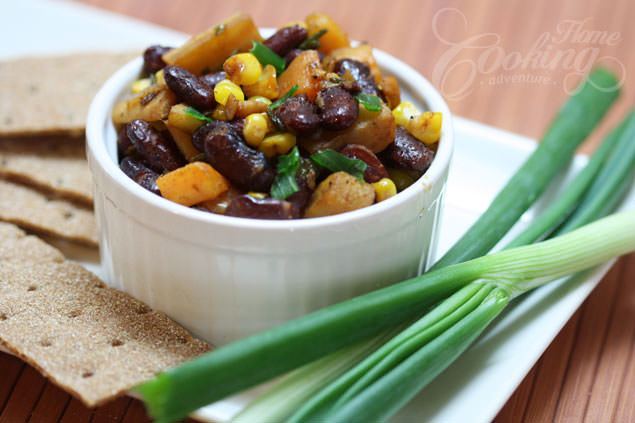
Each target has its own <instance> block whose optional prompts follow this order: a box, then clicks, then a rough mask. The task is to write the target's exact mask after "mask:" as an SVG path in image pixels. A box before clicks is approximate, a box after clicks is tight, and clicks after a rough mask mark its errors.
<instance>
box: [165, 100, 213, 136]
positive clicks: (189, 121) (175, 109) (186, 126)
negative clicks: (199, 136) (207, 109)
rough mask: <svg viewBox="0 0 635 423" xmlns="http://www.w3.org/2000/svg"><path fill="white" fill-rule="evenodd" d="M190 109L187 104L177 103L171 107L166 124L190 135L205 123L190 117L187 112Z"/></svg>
mask: <svg viewBox="0 0 635 423" xmlns="http://www.w3.org/2000/svg"><path fill="white" fill-rule="evenodd" d="M189 108H190V106H188V105H187V104H183V103H179V104H175V105H174V106H172V108H171V109H170V113H169V114H168V123H169V124H170V125H171V126H174V127H176V128H179V129H181V130H183V131H186V132H189V133H190V134H191V133H192V132H194V131H196V130H197V129H198V128H199V127H200V126H202V125H203V124H204V123H205V121H203V120H200V119H197V118H195V117H194V116H192V115H190V114H189V113H188V112H187V110H188V109H189Z"/></svg>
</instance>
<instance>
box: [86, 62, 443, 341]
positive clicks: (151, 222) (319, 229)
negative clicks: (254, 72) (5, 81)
mask: <svg viewBox="0 0 635 423" xmlns="http://www.w3.org/2000/svg"><path fill="white" fill-rule="evenodd" d="M375 57H376V59H377V61H378V63H379V66H380V67H381V68H382V70H384V71H385V72H386V73H388V74H391V75H394V76H395V77H396V78H397V79H398V80H399V83H400V85H401V88H402V98H403V99H408V100H410V101H413V102H414V103H415V104H417V105H418V106H419V108H420V110H421V109H427V110H433V111H439V112H442V113H443V134H442V137H441V141H440V144H439V149H438V152H437V154H436V157H435V159H434V161H433V163H432V165H431V166H430V168H429V169H428V171H427V172H426V173H425V175H424V176H423V177H422V178H421V179H419V180H418V181H417V182H416V183H414V184H413V185H412V186H410V187H409V188H407V189H406V190H404V191H403V192H401V193H399V194H398V195H396V196H395V197H392V198H390V199H388V200H386V201H383V202H381V203H378V204H375V205H372V206H370V207H366V208H363V209H359V210H355V211H352V212H349V213H344V214H340V215H336V216H329V217H321V218H315V219H301V220H292V221H271V220H253V219H244V218H235V217H228V216H221V215H215V214H211V213H205V212H202V211H198V210H194V209H190V208H187V207H183V206H181V205H178V204H176V203H172V202H170V201H168V200H166V199H163V198H161V197H159V196H156V195H154V194H152V193H151V192H149V191H147V190H145V189H143V188H142V187H141V186H139V185H137V184H136V183H135V182H133V181H132V180H131V179H130V178H128V177H127V176H126V175H125V174H124V173H123V172H122V171H121V170H120V169H119V166H118V165H117V148H116V133H115V129H114V127H113V125H112V123H111V114H110V111H111V109H112V107H113V105H114V104H115V103H116V102H117V101H118V100H121V99H122V98H124V97H125V96H127V95H129V94H128V90H129V87H130V83H131V82H132V81H134V80H135V79H137V78H138V76H139V74H140V70H141V67H142V59H141V58H138V59H136V60H133V61H132V62H130V63H128V64H127V65H125V66H124V67H123V68H121V69H120V70H119V71H118V72H116V73H115V74H114V75H113V76H112V77H111V78H110V79H109V80H108V81H107V82H106V83H105V84H104V86H103V87H102V88H101V90H100V91H99V93H98V94H97V96H96V97H95V99H94V100H93V102H92V104H91V106H90V111H89V114H88V121H87V129H86V134H87V140H88V141H87V143H88V160H89V165H90V168H91V170H92V172H93V176H94V183H95V212H96V214H97V220H98V224H99V226H100V231H101V239H100V244H101V259H102V266H103V268H104V272H105V275H106V280H107V281H108V282H109V283H110V284H112V285H114V286H116V287H117V288H119V289H122V290H124V291H126V292H128V293H129V294H131V295H133V296H135V297H136V298H138V299H140V300H142V301H144V302H146V303H147V304H149V305H150V306H151V307H153V308H154V309H157V310H160V311H162V312H164V313H166V314H167V315H169V316H170V317H172V318H173V319H175V320H176V321H178V322H179V323H181V324H182V325H184V326H185V327H186V328H188V329H189V330H191V331H192V332H193V333H194V334H196V335H198V336H200V337H202V338H204V339H206V340H207V341H208V342H211V343H212V344H215V345H220V344H224V343H227V342H229V341H232V340H235V339H237V338H240V337H243V336H246V335H248V334H252V333H255V332H257V331H260V330H263V329H266V328H269V327H271V326H274V325H276V324H278V323H281V322H284V321H287V320H289V319H291V318H294V317H298V316H301V315H304V314H306V313H308V312H311V311H313V310H316V309H318V308H321V307H324V306H327V305H329V304H333V303H335V302H338V301H341V300H344V299H347V298H350V297H352V296H355V295H358V294H361V293H364V292H367V291H370V290H373V289H376V288H379V287H382V286H385V285H388V284H391V283H394V282H397V281H400V280H403V279H406V278H408V277H412V276H414V275H416V274H417V273H420V272H421V271H423V270H424V269H425V267H426V264H427V263H428V260H429V258H430V257H431V256H432V255H433V254H434V250H435V246H436V244H437V238H438V234H437V228H438V227H439V222H438V220H439V216H440V212H441V208H442V204H443V191H444V187H445V183H446V179H447V174H448V167H449V163H450V158H451V155H452V149H453V128H452V117H451V114H450V111H449V109H448V106H447V105H446V103H445V102H444V101H443V99H442V97H441V95H440V94H439V93H438V92H437V91H436V90H435V89H434V88H433V87H432V85H431V84H430V83H429V82H428V81H427V80H426V79H425V78H423V77H422V76H421V75H420V74H419V73H417V72H416V71H415V70H414V69H412V68H411V67H409V66H407V65H406V64H404V63H403V62H401V61H399V60H397V59H395V58H394V57H392V56H390V55H388V54H386V53H384V52H381V51H379V50H375Z"/></svg>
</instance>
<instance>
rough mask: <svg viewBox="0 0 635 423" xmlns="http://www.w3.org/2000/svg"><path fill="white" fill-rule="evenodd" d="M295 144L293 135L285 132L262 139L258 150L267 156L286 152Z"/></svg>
mask: <svg viewBox="0 0 635 423" xmlns="http://www.w3.org/2000/svg"><path fill="white" fill-rule="evenodd" d="M294 146H295V135H293V134H291V133H289V132H285V133H283V134H274V135H269V136H268V137H266V138H265V139H263V140H262V142H261V143H260V145H259V146H258V151H260V152H261V153H263V154H264V155H265V156H267V157H273V156H275V155H277V154H287V153H288V152H289V151H290V150H291V149H292V148H293V147H294Z"/></svg>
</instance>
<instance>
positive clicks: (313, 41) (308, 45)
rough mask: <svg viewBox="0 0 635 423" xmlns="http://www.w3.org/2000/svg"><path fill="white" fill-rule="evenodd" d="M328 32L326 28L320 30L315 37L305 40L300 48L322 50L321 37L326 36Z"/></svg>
mask: <svg viewBox="0 0 635 423" xmlns="http://www.w3.org/2000/svg"><path fill="white" fill-rule="evenodd" d="M327 32H328V30H327V29H326V28H325V29H320V30H319V31H318V32H316V33H315V34H314V35H312V36H310V37H309V38H307V39H306V40H304V41H303V42H302V44H300V45H299V46H298V48H299V49H301V50H317V49H318V48H320V41H319V39H320V37H321V36H322V35H324V34H326V33H327Z"/></svg>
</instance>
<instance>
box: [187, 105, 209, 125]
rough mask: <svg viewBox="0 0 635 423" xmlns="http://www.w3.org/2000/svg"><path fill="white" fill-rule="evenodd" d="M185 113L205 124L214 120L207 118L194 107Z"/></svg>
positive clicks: (188, 108)
mask: <svg viewBox="0 0 635 423" xmlns="http://www.w3.org/2000/svg"><path fill="white" fill-rule="evenodd" d="M185 113H186V114H188V115H190V116H192V117H193V118H194V119H198V120H200V121H203V122H211V121H212V119H211V118H208V117H207V116H205V115H204V114H203V113H201V112H199V111H198V110H196V109H195V108H194V107H191V106H190V107H187V108H186V109H185Z"/></svg>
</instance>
